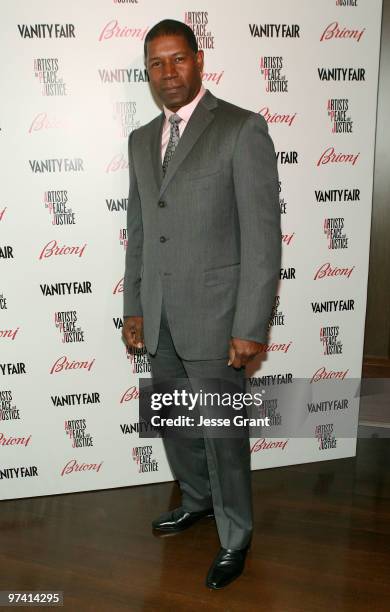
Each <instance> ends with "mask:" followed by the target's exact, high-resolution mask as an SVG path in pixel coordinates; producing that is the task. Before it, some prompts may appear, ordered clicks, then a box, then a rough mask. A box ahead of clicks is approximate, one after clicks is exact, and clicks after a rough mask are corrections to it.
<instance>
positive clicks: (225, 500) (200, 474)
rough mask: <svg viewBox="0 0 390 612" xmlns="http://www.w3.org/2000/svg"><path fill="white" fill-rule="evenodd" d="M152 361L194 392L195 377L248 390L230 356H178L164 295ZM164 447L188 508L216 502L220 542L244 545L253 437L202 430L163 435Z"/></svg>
mask: <svg viewBox="0 0 390 612" xmlns="http://www.w3.org/2000/svg"><path fill="white" fill-rule="evenodd" d="M149 359H150V363H151V370H152V377H153V378H159V379H164V378H166V379H176V378H180V379H190V380H191V388H192V390H193V392H196V389H194V388H193V382H192V379H193V378H194V379H197V378H198V379H202V378H203V379H205V378H214V379H223V380H228V381H231V382H233V383H235V384H236V385H238V386H239V387H240V389H242V391H244V390H245V369H244V368H242V369H241V370H237V369H234V368H233V367H231V366H228V365H227V358H224V359H212V360H202V361H199V360H198V361H189V360H184V359H182V358H181V357H180V356H179V355H178V353H177V351H176V349H175V346H174V343H173V340H172V336H171V333H170V329H169V323H168V320H167V315H166V310H165V305H164V299H163V303H162V312H161V323H160V333H159V340H158V347H157V351H156V353H155V354H153V355H151V354H149ZM199 411H200V412H201V411H202V408H199ZM207 416H208V415H207ZM164 446H165V450H166V454H167V457H168V461H169V464H170V467H171V470H172V472H173V475H174V477H175V478H176V479H177V480H178V482H179V485H180V490H181V494H182V507H183V508H184V510H186V511H188V512H196V511H199V510H204V509H206V508H209V507H211V506H213V507H214V514H215V520H216V524H217V529H218V534H219V539H220V542H221V546H222V547H223V548H236V549H238V548H243V547H245V546H246V545H247V544H248V542H249V540H250V538H251V534H252V529H253V515H252V492H251V472H250V446H249V438H248V437H247V436H242V437H238V438H237V437H236V438H232V437H231V438H222V437H218V438H213V437H209V436H205V435H202V434H201V432H200V433H199V437H197V438H172V437H171V438H164Z"/></svg>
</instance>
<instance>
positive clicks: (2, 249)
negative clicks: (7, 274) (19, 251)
mask: <svg viewBox="0 0 390 612" xmlns="http://www.w3.org/2000/svg"><path fill="white" fill-rule="evenodd" d="M13 258H14V247H12V246H11V245H9V244H3V245H1V246H0V259H13Z"/></svg>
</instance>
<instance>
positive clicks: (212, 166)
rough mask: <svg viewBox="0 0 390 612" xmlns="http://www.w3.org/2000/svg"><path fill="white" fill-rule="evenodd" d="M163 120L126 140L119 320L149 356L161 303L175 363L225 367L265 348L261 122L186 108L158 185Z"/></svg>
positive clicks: (271, 154) (266, 215)
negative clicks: (137, 324) (139, 334)
mask: <svg viewBox="0 0 390 612" xmlns="http://www.w3.org/2000/svg"><path fill="white" fill-rule="evenodd" d="M163 121H164V114H163V113H161V115H159V116H158V117H156V118H155V119H153V121H151V122H150V123H148V124H147V125H145V126H143V127H141V128H139V129H137V130H134V131H133V132H132V133H131V134H130V137H129V167H130V193H129V202H128V212H127V229H128V247H127V253H126V271H125V279H124V316H136V315H138V316H143V317H144V337H145V345H146V348H147V350H148V351H149V353H151V354H154V353H155V352H156V350H157V344H158V336H159V326H160V313H161V303H162V296H163V295H164V303H165V307H166V311H167V316H168V321H169V325H170V329H171V333H172V338H173V341H174V344H175V347H176V350H177V352H178V354H179V355H180V356H181V357H182V358H184V359H189V360H196V359H200V360H203V359H222V358H224V357H227V355H228V349H229V340H230V338H231V337H232V336H233V337H238V338H243V339H248V340H256V341H258V342H266V341H267V330H268V322H269V318H270V314H271V310H272V305H273V301H274V297H275V292H276V288H277V283H278V278H279V269H280V253H281V230H280V209H279V195H278V173H277V162H276V156H275V150H274V146H273V143H272V140H271V138H270V136H269V135H268V126H267V123H266V121H265V120H264V118H263V117H262V116H261V115H258V114H256V113H254V112H251V111H248V110H244V109H242V108H239V107H238V106H234V105H232V104H229V103H228V102H225V101H224V100H220V99H218V98H216V97H215V96H213V95H212V94H211V93H210V92H209V91H206V93H205V95H204V96H203V98H202V99H201V101H200V102H199V104H198V105H197V107H196V108H195V111H194V112H193V114H192V116H191V119H190V121H189V122H188V125H187V126H186V129H185V130H184V132H183V135H182V137H181V138H180V141H179V144H178V146H177V149H176V151H175V155H174V157H173V159H172V160H171V162H170V164H169V166H168V170H167V173H166V175H165V177H164V178H163V175H162V165H161V131H162V126H163Z"/></svg>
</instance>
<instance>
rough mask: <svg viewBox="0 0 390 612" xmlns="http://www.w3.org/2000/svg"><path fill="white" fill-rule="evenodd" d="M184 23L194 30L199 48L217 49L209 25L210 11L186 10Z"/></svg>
mask: <svg viewBox="0 0 390 612" xmlns="http://www.w3.org/2000/svg"><path fill="white" fill-rule="evenodd" d="M184 23H186V24H187V25H188V26H190V28H191V29H192V31H193V32H194V34H195V38H196V40H197V43H198V48H199V49H215V38H214V35H213V32H212V30H211V29H210V26H209V13H208V11H186V12H185V13H184Z"/></svg>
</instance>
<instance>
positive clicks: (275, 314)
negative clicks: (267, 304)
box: [269, 295, 285, 327]
mask: <svg viewBox="0 0 390 612" xmlns="http://www.w3.org/2000/svg"><path fill="white" fill-rule="evenodd" d="M284 324H285V315H284V313H283V312H282V311H281V310H280V296H279V295H276V296H275V300H274V305H273V308H272V312H271V318H270V321H269V327H274V326H276V325H284Z"/></svg>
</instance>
